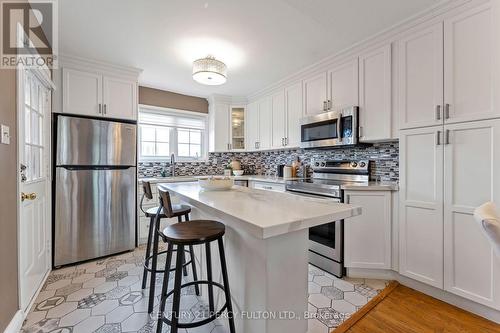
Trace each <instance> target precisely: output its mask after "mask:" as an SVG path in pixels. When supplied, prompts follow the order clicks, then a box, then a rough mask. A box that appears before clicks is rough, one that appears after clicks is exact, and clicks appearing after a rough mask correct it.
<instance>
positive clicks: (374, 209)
mask: <svg viewBox="0 0 500 333" xmlns="http://www.w3.org/2000/svg"><path fill="white" fill-rule="evenodd" d="M345 198H346V203H348V204H351V205H357V206H361V207H362V208H363V214H361V215H358V216H355V217H353V218H350V219H349V223H345V224H344V234H345V242H344V250H345V253H344V257H345V266H346V267H352V268H374V269H390V268H391V266H392V265H391V264H392V262H391V249H392V242H391V239H392V237H391V236H392V235H391V229H392V228H391V221H392V213H391V192H390V191H346V192H345Z"/></svg>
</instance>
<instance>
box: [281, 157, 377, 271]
mask: <svg viewBox="0 0 500 333" xmlns="http://www.w3.org/2000/svg"><path fill="white" fill-rule="evenodd" d="M312 168H313V171H314V172H313V176H312V178H310V179H304V180H294V181H289V182H287V185H286V190H287V191H289V192H293V193H294V194H297V195H303V196H308V197H316V198H322V199H325V200H331V201H332V202H344V193H343V192H344V191H343V190H342V186H343V185H346V184H349V183H358V182H368V180H369V177H370V162H369V161H367V160H361V161H323V160H321V161H320V160H315V161H313V163H312ZM343 242H344V221H343V220H341V221H332V222H331V223H327V224H324V225H320V226H317V227H313V228H310V229H309V262H310V263H311V264H313V265H315V266H318V267H319V268H321V269H323V270H326V271H328V272H330V273H332V274H333V275H335V276H337V277H342V276H343V275H344V244H343Z"/></svg>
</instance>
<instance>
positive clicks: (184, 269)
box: [177, 215, 188, 276]
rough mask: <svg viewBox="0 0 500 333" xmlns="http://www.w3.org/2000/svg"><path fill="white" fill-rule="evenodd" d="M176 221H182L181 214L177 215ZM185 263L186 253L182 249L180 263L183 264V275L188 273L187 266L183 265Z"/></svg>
mask: <svg viewBox="0 0 500 333" xmlns="http://www.w3.org/2000/svg"><path fill="white" fill-rule="evenodd" d="M177 221H178V222H179V223H181V222H182V216H181V215H179V216H177ZM185 263H186V254H185V253H184V251H182V264H183V266H182V272H183V274H184V276H187V275H188V271H187V267H186V266H185V265H184V264H185Z"/></svg>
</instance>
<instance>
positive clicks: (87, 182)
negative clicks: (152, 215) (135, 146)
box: [54, 167, 137, 266]
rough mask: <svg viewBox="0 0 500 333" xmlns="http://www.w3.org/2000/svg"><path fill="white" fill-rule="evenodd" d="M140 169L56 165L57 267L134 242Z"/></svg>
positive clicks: (119, 249)
mask: <svg viewBox="0 0 500 333" xmlns="http://www.w3.org/2000/svg"><path fill="white" fill-rule="evenodd" d="M136 183H137V182H136V169H135V167H130V168H126V169H107V170H106V169H103V170H70V169H67V168H63V167H58V168H57V169H56V189H55V192H56V193H55V226H54V236H55V240H54V250H55V251H54V266H60V265H66V264H70V263H74V262H78V261H83V260H88V259H93V258H97V257H102V256H106V255H110V254H113V253H117V252H122V251H126V250H132V249H134V247H135V221H136V212H137V210H136Z"/></svg>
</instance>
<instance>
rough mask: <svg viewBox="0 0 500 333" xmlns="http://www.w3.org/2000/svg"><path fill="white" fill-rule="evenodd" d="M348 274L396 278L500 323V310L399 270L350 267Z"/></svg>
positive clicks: (387, 278)
mask: <svg viewBox="0 0 500 333" xmlns="http://www.w3.org/2000/svg"><path fill="white" fill-rule="evenodd" d="M347 276H349V277H353V278H368V279H383V280H396V281H398V282H399V283H401V284H402V285H404V286H406V287H409V288H412V289H415V290H417V291H420V292H421V293H424V294H426V295H429V296H431V297H434V298H437V299H438V300H440V301H443V302H446V303H448V304H451V305H454V306H456V307H457V308H460V309H463V310H465V311H468V312H471V313H474V314H476V315H478V316H481V317H483V318H486V319H489V320H491V321H493V322H495V323H498V324H500V311H498V310H495V309H492V308H490V307H487V306H486V305H482V304H479V303H476V302H474V301H471V300H468V299H466V298H463V297H461V296H458V295H455V294H452V293H450V292H448V291H445V290H442V289H439V288H435V287H432V286H429V285H427V284H425V283H422V282H419V281H416V280H413V279H411V278H408V277H406V276H403V275H401V274H399V273H398V272H395V271H392V270H388V269H367V268H348V269H347Z"/></svg>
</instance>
